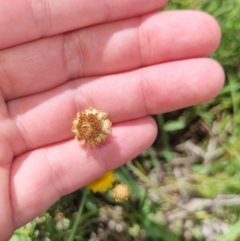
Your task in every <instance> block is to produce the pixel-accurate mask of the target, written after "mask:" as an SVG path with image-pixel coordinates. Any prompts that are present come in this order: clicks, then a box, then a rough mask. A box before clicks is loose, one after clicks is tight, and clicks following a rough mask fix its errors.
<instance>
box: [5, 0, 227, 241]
mask: <svg viewBox="0 0 240 241" xmlns="http://www.w3.org/2000/svg"><path fill="white" fill-rule="evenodd" d="M139 2H140V1H138V0H121V1H120V0H119V1H118V0H116V1H109V0H99V1H97V2H96V1H84V0H80V1H76V0H70V1H69V0H63V1H58V0H51V1H50V0H46V1H27V0H26V1H17V0H13V1H11V2H10V1H4V0H3V1H0V23H1V25H0V36H1V38H0V49H1V50H0V88H1V92H0V190H1V198H0V217H2V218H1V219H0V230H1V240H3V241H4V240H9V238H10V237H11V235H12V234H13V232H14V230H15V229H16V228H18V227H20V226H22V225H24V224H26V223H27V222H29V221H30V220H32V219H33V218H34V217H36V216H37V215H39V214H40V213H41V212H43V211H44V210H46V209H47V208H48V207H49V206H51V205H52V204H53V203H54V202H56V201H57V200H58V199H59V198H60V197H61V196H63V195H66V194H68V193H71V192H73V191H74V190H76V189H78V188H80V187H82V186H84V185H86V184H87V183H89V182H90V181H92V180H94V179H96V178H97V177H99V176H101V175H102V174H103V173H104V172H106V171H108V170H110V169H114V168H117V167H118V166H120V165H122V164H124V163H125V162H127V161H128V160H131V159H132V158H134V157H135V156H136V155H138V154H139V153H141V152H142V151H143V150H144V149H145V148H147V147H148V146H149V145H151V144H152V142H153V141H154V139H155V137H156V134H157V127H156V124H155V123H154V121H153V120H152V118H151V117H149V115H152V114H157V113H164V112H169V111H173V110H176V109H179V108H183V107H187V106H190V105H196V104H199V103H201V102H204V101H207V100H209V99H211V98H213V97H215V96H216V95H217V94H218V92H219V91H220V90H221V88H222V86H223V83H224V73H223V70H222V68H221V66H220V65H219V64H218V63H217V62H215V61H214V60H211V59H208V58H207V56H209V55H210V54H211V53H213V52H214V51H215V50H216V48H217V47H218V45H219V42H220V36H221V34H220V29H219V26H218V24H217V22H216V21H215V20H214V19H213V18H212V17H211V16H209V15H207V14H205V13H202V12H194V11H164V12H157V10H158V9H159V8H160V7H163V6H164V5H165V4H166V0H141V4H139ZM16 23H17V24H16ZM88 107H94V108H97V109H102V110H104V111H106V112H107V113H108V114H109V119H110V120H111V121H112V122H113V130H112V134H111V135H110V136H109V139H108V141H107V142H106V143H105V144H103V145H100V146H98V147H96V148H94V149H88V148H82V147H80V146H79V143H77V141H76V140H74V139H73V134H72V133H71V131H70V129H71V122H72V120H73V118H74V117H75V115H76V112H77V111H81V110H83V109H85V108H88Z"/></svg>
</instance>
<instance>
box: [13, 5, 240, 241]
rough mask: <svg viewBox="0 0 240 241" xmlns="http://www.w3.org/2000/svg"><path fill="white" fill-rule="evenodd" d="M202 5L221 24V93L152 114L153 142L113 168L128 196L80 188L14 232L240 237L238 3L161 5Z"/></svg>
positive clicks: (49, 236) (60, 236)
mask: <svg viewBox="0 0 240 241" xmlns="http://www.w3.org/2000/svg"><path fill="white" fill-rule="evenodd" d="M184 8H191V9H200V10H203V11H206V12H208V13H210V14H212V15H213V16H215V17H216V18H217V19H218V21H219V23H220V25H221V28H222V33H223V38H222V42H221V46H220V48H219V49H218V50H217V52H216V53H215V54H214V55H213V58H215V59H217V60H218V61H219V62H220V63H221V64H222V65H223V67H224V69H225V71H226V75H227V82H226V84H225V86H224V88H223V90H222V92H221V94H220V95H219V96H218V97H216V98H215V99H214V100H211V101H209V102H207V103H204V104H202V105H198V106H195V107H191V108H187V109H184V110H179V111H175V112H173V113H168V114H164V115H159V116H156V121H157V123H158V124H159V136H158V137H157V140H156V142H155V143H154V145H153V146H152V147H150V148H149V149H148V150H146V151H145V152H144V153H142V154H141V155H140V156H138V157H137V158H136V159H134V160H132V162H129V163H128V164H126V165H125V166H124V167H121V168H119V169H118V170H116V173H117V178H118V181H119V182H124V183H126V184H128V185H129V187H130V188H131V192H132V196H131V198H130V199H129V201H127V202H124V203H116V202H115V201H114V200H113V198H112V197H111V195H110V193H109V192H108V193H105V194H93V193H91V192H90V191H89V190H86V189H84V188H83V189H81V190H78V191H76V192H75V193H73V194H70V195H68V196H66V197H63V198H62V199H61V200H59V201H58V202H57V203H56V204H55V205H53V206H52V207H51V208H50V209H49V210H47V211H46V212H45V213H43V214H42V215H41V216H40V217H38V218H36V219H35V220H33V221H32V222H30V223H29V224H27V225H25V226H24V227H22V228H20V229H19V230H17V231H16V232H15V235H14V236H13V238H12V239H11V241H21V240H24V241H26V240H29V241H30V240H31V241H39V240H44V241H48V240H52V241H55V240H56V241H71V240H75V241H77V240H79V241H80V240H83V241H85V240H90V241H97V240H110V241H111V240H113V241H118V240H124V241H128V240H129V241H130V240H134V241H142V240H143V241H148V240H151V241H155V240H156V241H159V240H160V241H161V240H162V241H177V240H208V241H215V240H216V241H234V240H239V239H240V229H239V225H240V185H239V181H240V151H239V150H240V111H239V110H240V85H239V83H238V82H239V79H240V70H239V66H240V58H239V56H240V14H239V11H240V5H239V1H238V0H218V1H210V0H172V1H170V3H169V4H168V6H167V7H166V9H184Z"/></svg>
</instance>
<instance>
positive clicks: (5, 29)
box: [0, 0, 167, 49]
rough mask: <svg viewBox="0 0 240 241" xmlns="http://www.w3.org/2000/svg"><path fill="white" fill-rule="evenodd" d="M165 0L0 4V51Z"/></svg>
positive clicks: (140, 11)
mask: <svg viewBox="0 0 240 241" xmlns="http://www.w3.org/2000/svg"><path fill="white" fill-rule="evenodd" d="M166 2H167V0H141V1H140V3H139V0H121V1H108V0H98V1H85V0H78V1H77V0H62V1H58V0H40V1H39V0H38V1H37V0H25V1H18V0H13V1H7V0H5V1H4V0H3V1H0V36H1V38H0V49H3V48H6V47H10V46H13V45H17V44H20V43H24V42H29V41H32V40H35V39H39V38H42V37H46V36H51V35H55V34H59V33H62V32H67V31H70V30H73V29H78V28H82V27H86V26H89V25H93V24H98V23H103V22H110V21H115V20H119V19H123V18H129V17H133V16H137V15H142V14H145V13H148V12H152V11H155V10H156V9H158V8H160V7H162V6H163V5H164V4H165V3H166Z"/></svg>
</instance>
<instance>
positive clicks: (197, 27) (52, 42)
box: [0, 11, 220, 99]
mask: <svg viewBox="0 0 240 241" xmlns="http://www.w3.org/2000/svg"><path fill="white" fill-rule="evenodd" d="M189 19H191V21H189ZM219 41H220V29H219V26H218V24H217V22H216V21H215V20H214V19H213V18H212V17H210V16H209V15H207V14H205V13H201V12H196V11H176V12H174V11H170V12H162V13H160V14H154V15H148V16H145V17H143V18H142V19H139V18H135V19H130V20H126V21H121V22H115V23H109V24H105V25H101V26H95V27H91V28H86V29H82V30H79V31H76V32H73V33H67V34H65V35H61V36H56V37H52V38H47V39H42V40H39V41H37V42H32V43H29V44H25V45H21V46H18V47H15V48H10V49H7V50H5V51H2V52H1V53H0V86H1V88H2V91H3V93H4V96H5V99H12V98H17V97H20V96H24V95H29V94H34V93H38V92H41V91H45V90H48V89H50V88H53V87H55V86H59V85H60V84H62V83H64V82H66V81H67V80H69V79H73V78H78V77H83V76H94V75H95V76H96V75H103V74H110V73H115V72H121V71H127V70H131V69H135V68H139V67H142V66H148V65H151V64H156V63H162V62H168V61H172V60H178V59H185V58H194V57H202V56H208V55H209V54H211V53H212V52H213V51H214V50H215V49H216V48H217V46H218V44H219ZM1 59H2V61H1Z"/></svg>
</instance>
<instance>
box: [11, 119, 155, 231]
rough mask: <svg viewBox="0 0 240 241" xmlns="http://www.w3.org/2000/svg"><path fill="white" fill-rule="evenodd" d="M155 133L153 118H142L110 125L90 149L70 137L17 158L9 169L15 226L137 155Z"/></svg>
mask: <svg viewBox="0 0 240 241" xmlns="http://www.w3.org/2000/svg"><path fill="white" fill-rule="evenodd" d="M156 132H157V128H156V125H155V123H154V121H153V120H152V119H151V118H149V117H148V118H142V119H139V120H134V121H130V122H126V123H122V124H118V125H114V126H113V130H112V134H111V135H110V137H109V139H108V141H107V142H106V143H105V144H104V145H102V146H100V147H96V148H94V149H86V148H85V149H84V148H81V147H80V146H79V144H78V143H77V142H76V141H74V140H73V141H67V142H63V143H60V144H56V145H53V146H48V147H46V148H43V149H39V150H35V151H33V152H30V153H26V154H24V155H22V156H20V157H18V158H17V159H16V160H15V161H14V164H13V169H12V172H11V184H12V185H11V191H12V206H13V211H14V215H13V216H14V217H15V225H16V227H19V226H21V225H23V224H25V223H26V222H28V221H29V220H31V219H33V218H34V217H36V216H37V215H38V214H40V213H41V212H42V211H44V210H46V209H47V208H48V207H49V206H51V205H52V204H53V203H54V202H56V201H57V199H59V198H60V197H61V196H63V195H66V194H68V193H70V192H73V191H74V190H76V189H78V188H80V187H82V186H84V185H86V184H87V183H89V182H90V181H92V180H94V179H96V178H97V177H99V176H101V175H102V174H103V173H105V172H106V171H108V170H112V169H115V168H117V167H118V166H120V165H122V164H124V163H125V162H127V161H128V160H131V159H132V158H134V157H135V156H137V155H138V154H139V153H140V152H142V151H143V150H144V149H146V148H147V147H148V146H149V145H151V143H152V142H153V141H154V139H155V137H156ZM136 140H137V141H136ZM26 210H28V211H27V212H26Z"/></svg>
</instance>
